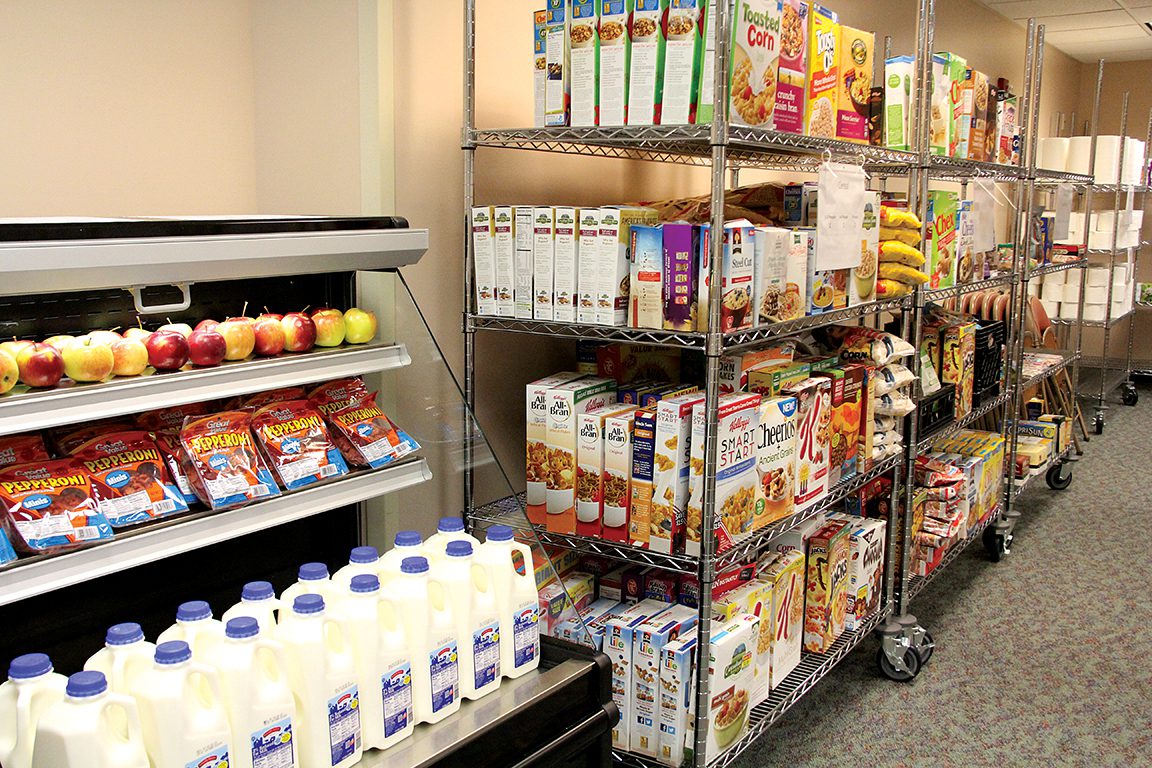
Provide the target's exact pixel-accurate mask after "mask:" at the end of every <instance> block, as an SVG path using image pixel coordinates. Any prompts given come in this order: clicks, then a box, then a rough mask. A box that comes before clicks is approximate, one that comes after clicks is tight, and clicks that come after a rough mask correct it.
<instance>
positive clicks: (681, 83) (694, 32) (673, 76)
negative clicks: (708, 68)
mask: <svg viewBox="0 0 1152 768" xmlns="http://www.w3.org/2000/svg"><path fill="white" fill-rule="evenodd" d="M706 5H707V0H670V2H669V5H668V27H667V36H666V37H667V39H666V41H665V43H664V75H663V77H664V85H663V100H662V104H661V108H660V123H661V124H662V125H686V124H688V123H692V122H694V121H695V117H696V100H697V98H698V95H699V94H698V91H699V89H700V52H701V49H702V48H703V40H702V39H701V32H702V31H703V25H702V24H701V22H702V21H703V17H704V15H705V6H706Z"/></svg>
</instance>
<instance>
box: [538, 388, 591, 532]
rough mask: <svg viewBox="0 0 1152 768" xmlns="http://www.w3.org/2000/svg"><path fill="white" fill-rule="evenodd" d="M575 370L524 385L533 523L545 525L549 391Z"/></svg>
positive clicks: (548, 470)
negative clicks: (525, 391) (525, 386)
mask: <svg viewBox="0 0 1152 768" xmlns="http://www.w3.org/2000/svg"><path fill="white" fill-rule="evenodd" d="M580 377H581V374H579V373H576V372H575V371H565V372H563V373H557V374H553V375H552V376H546V377H544V378H543V379H537V380H536V381H533V382H531V383H529V384H528V386H527V418H526V421H525V439H526V446H525V447H526V450H525V477H526V481H527V501H526V503H525V508H526V510H527V513H528V519H529V520H530V521H531V522H532V523H533V524H534V525H544V524H545V522H546V519H547V512H546V511H545V507H546V503H547V493H546V491H547V488H548V485H547V482H548V475H549V473H550V471H551V468H550V463H549V453H548V391H549V390H550V389H552V387H558V386H560V385H562V384H567V383H569V382H571V381H574V380H576V379H579V378H580Z"/></svg>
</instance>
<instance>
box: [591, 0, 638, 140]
mask: <svg viewBox="0 0 1152 768" xmlns="http://www.w3.org/2000/svg"><path fill="white" fill-rule="evenodd" d="M598 5H599V6H600V83H599V89H600V98H599V105H600V115H599V117H600V125H625V124H626V122H627V107H628V71H629V59H630V57H631V53H632V38H631V35H629V34H628V22H629V19H630V18H631V16H632V9H633V0H604V1H602V2H600V3H599V4H598Z"/></svg>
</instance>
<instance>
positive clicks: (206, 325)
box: [195, 319, 220, 331]
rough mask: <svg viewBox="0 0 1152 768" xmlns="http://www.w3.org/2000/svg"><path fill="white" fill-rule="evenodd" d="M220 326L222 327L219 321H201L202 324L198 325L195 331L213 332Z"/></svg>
mask: <svg viewBox="0 0 1152 768" xmlns="http://www.w3.org/2000/svg"><path fill="white" fill-rule="evenodd" d="M218 325H220V321H219V320H211V319H209V320H201V321H200V322H198V323H196V328H195V330H197V331H211V330H215V328H216V326H218Z"/></svg>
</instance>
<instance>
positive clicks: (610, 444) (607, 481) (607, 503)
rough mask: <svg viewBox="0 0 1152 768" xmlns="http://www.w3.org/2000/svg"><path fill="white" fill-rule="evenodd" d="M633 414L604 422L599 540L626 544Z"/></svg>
mask: <svg viewBox="0 0 1152 768" xmlns="http://www.w3.org/2000/svg"><path fill="white" fill-rule="evenodd" d="M635 419H636V412H635V411H629V412H628V413H625V414H621V415H618V416H608V417H606V418H605V419H604V482H603V490H602V491H601V493H602V494H603V497H604V505H603V509H604V514H603V517H602V518H601V521H600V523H601V536H603V537H604V538H605V539H606V540H608V541H616V542H621V543H623V542H627V541H628V523H629V518H630V511H631V508H632V432H633V429H634V422H635Z"/></svg>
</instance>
